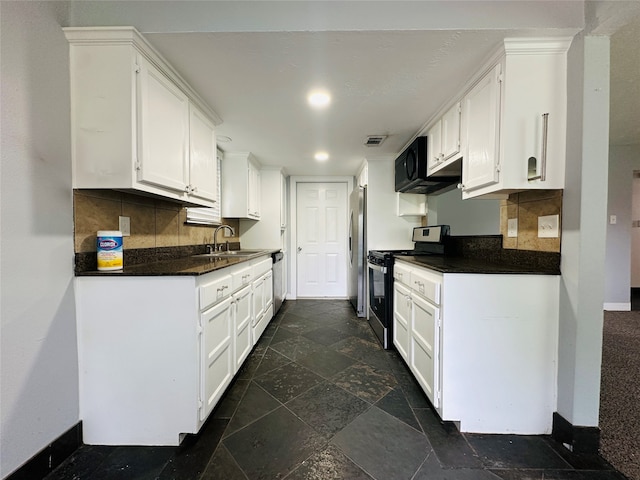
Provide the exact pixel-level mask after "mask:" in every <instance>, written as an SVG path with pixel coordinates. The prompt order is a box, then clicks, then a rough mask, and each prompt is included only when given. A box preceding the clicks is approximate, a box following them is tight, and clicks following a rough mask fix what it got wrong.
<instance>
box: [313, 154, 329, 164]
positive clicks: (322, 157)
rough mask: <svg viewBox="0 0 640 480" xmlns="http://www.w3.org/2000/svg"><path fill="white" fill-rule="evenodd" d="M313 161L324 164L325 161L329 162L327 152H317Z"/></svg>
mask: <svg viewBox="0 0 640 480" xmlns="http://www.w3.org/2000/svg"><path fill="white" fill-rule="evenodd" d="M315 159H316V160H318V161H319V162H324V161H326V160H329V154H328V153H327V152H317V153H316V154H315Z"/></svg>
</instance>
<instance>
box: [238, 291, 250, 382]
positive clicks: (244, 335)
mask: <svg viewBox="0 0 640 480" xmlns="http://www.w3.org/2000/svg"><path fill="white" fill-rule="evenodd" d="M251 299H252V296H251V285H247V286H246V287H244V288H243V289H241V290H239V291H238V292H237V293H235V294H234V295H233V303H234V315H233V316H234V329H235V348H234V350H235V362H236V363H235V371H238V370H239V369H240V366H241V365H242V362H244V360H245V358H247V355H249V352H251V347H252V346H253V343H252V342H251Z"/></svg>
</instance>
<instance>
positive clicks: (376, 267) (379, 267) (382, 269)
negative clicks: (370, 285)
mask: <svg viewBox="0 0 640 480" xmlns="http://www.w3.org/2000/svg"><path fill="white" fill-rule="evenodd" d="M367 265H368V266H369V268H370V269H371V270H376V271H378V272H382V273H384V274H386V273H387V267H383V266H382V265H376V264H375V263H371V262H367Z"/></svg>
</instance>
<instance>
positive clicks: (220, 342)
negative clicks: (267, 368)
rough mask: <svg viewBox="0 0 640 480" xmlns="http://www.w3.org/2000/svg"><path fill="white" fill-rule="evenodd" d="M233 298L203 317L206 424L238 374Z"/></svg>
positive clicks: (203, 416)
mask: <svg viewBox="0 0 640 480" xmlns="http://www.w3.org/2000/svg"><path fill="white" fill-rule="evenodd" d="M232 321H233V318H232V305H231V298H227V299H226V300H223V301H221V302H219V303H218V304H216V305H215V306H213V307H211V308H210V309H209V310H206V311H205V312H203V313H202V316H201V322H202V383H201V387H202V394H201V395H202V396H201V398H202V402H203V405H202V408H201V410H200V420H203V421H204V420H205V419H206V418H207V416H208V415H209V413H211V410H213V407H215V405H216V403H217V402H218V400H219V399H220V397H221V396H222V394H223V393H224V391H225V389H226V388H227V386H228V385H229V384H230V383H231V379H232V378H233V374H234V373H235V369H234V367H235V359H234V356H233V332H232Z"/></svg>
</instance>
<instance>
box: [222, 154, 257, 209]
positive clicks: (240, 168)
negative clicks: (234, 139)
mask: <svg viewBox="0 0 640 480" xmlns="http://www.w3.org/2000/svg"><path fill="white" fill-rule="evenodd" d="M260 191H261V180H260V166H259V164H258V163H257V161H256V160H255V159H254V158H253V155H251V154H250V153H225V154H224V158H223V159H222V216H223V217H225V218H249V219H252V220H260Z"/></svg>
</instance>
